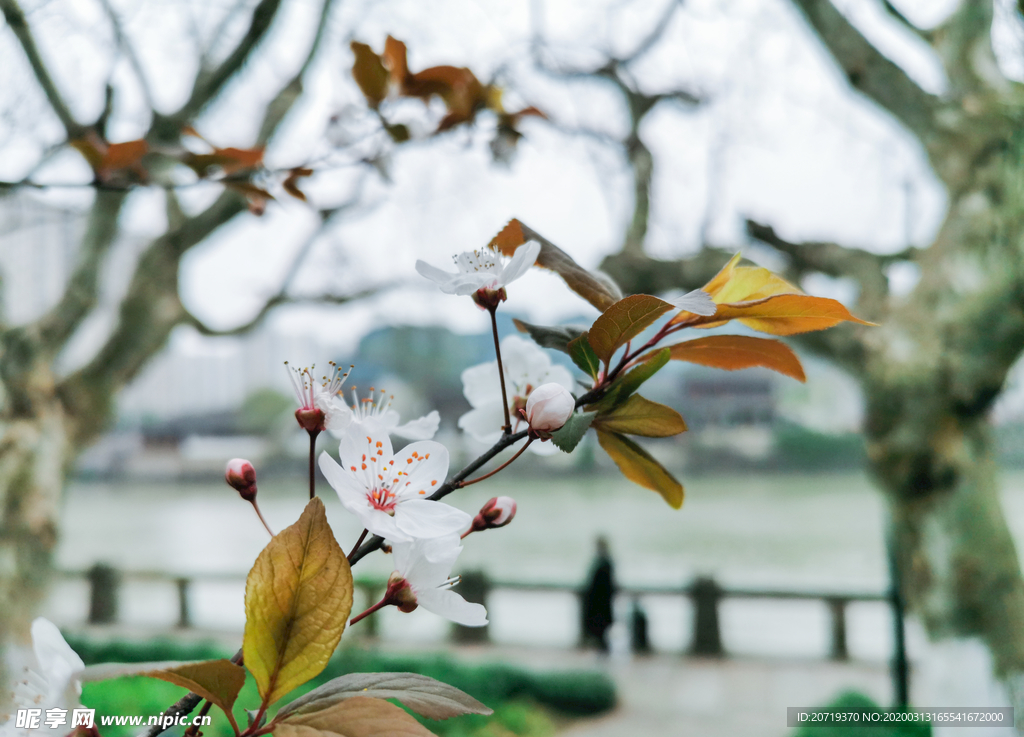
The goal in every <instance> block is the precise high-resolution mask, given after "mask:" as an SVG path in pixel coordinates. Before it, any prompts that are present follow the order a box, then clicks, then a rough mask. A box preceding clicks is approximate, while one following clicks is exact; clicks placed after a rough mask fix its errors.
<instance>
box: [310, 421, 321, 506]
mask: <svg viewBox="0 0 1024 737" xmlns="http://www.w3.org/2000/svg"><path fill="white" fill-rule="evenodd" d="M308 432H309V498H310V499H312V498H313V497H315V496H316V474H315V473H314V469H315V466H314V464H313V462H314V461H315V459H316V436H317V435H319V434H320V431H319V430H309V431H308Z"/></svg>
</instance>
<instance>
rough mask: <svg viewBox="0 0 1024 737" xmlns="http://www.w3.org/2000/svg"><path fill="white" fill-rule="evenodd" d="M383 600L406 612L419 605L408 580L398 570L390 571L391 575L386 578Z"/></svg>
mask: <svg viewBox="0 0 1024 737" xmlns="http://www.w3.org/2000/svg"><path fill="white" fill-rule="evenodd" d="M384 601H386V602H387V603H388V604H391V605H393V606H396V607H398V611H400V612H405V613H406V614H408V613H409V612H412V611H415V610H416V608H417V607H418V606H419V603H418V602H417V601H416V594H414V593H413V591H412V587H410V586H409V582H408V581H406V580H405V579H404V578H403V577H402V574H400V573H399V572H398V571H395V572H394V573H392V574H391V577H390V578H388V588H387V591H385V592H384Z"/></svg>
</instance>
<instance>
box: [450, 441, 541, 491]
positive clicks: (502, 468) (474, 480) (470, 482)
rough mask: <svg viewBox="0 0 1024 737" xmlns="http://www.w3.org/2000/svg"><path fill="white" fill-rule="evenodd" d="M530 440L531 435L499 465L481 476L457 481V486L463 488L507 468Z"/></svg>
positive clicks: (527, 445)
mask: <svg viewBox="0 0 1024 737" xmlns="http://www.w3.org/2000/svg"><path fill="white" fill-rule="evenodd" d="M532 442H533V438H532V437H530V438H528V439H527V440H526V443H524V444H523V447H522V448H520V449H519V450H517V451H516V454H515V455H514V456H512V457H511V458H509V459H508V460H507V461H505V462H504V463H502V464H501V465H500V466H498V467H497V468H496V469H494V470H493V471H489V472H487V473H485V474H484V475H483V476H477V477H476V478H475V479H470V480H469V481H462V482H460V483H459V488H465V487H467V486H470V485H471V484H476V483H479V482H481V481H483V480H484V479H489V478H490V477H491V476H493V475H494V474H496V473H498V471H502V470H504V469H505V468H507V467H508V466H510V465H512V462H513V461H514V460H515V459H516V458H518V457H519V456H521V455H522V454H523V451H524V450H526V449H527V448H529V447H530V443H532Z"/></svg>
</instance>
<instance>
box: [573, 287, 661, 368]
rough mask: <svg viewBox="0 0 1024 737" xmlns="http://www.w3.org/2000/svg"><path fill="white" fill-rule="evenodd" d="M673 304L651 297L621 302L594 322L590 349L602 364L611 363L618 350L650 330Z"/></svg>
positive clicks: (636, 297)
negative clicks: (603, 362)
mask: <svg viewBox="0 0 1024 737" xmlns="http://www.w3.org/2000/svg"><path fill="white" fill-rule="evenodd" d="M672 309H674V308H673V307H672V305H670V304H669V303H668V302H666V301H665V300H663V299H658V298H657V297H652V296H651V295H649V294H633V295H630V296H629V297H625V298H624V299H620V300H619V301H618V302H616V303H615V304H613V305H612V306H611V307H609V308H608V309H607V310H605V311H604V313H603V314H602V315H601V316H600V317H599V318H597V319H596V320H595V321H594V324H593V325H592V326H591V328H590V332H589V333H588V335H589V339H590V346H591V347H592V348H593V349H594V353H596V354H597V357H598V358H600V359H601V360H602V361H610V360H611V358H612V355H613V354H614V353H615V351H617V350H618V349H619V348H621V347H622V346H624V345H625V344H626V343H628V342H629V341H630V340H632V339H633V338H635V337H636V336H638V335H639V334H640V333H642V332H643V331H644V330H645V329H647V328H648V327H650V326H651V325H652V324H653V323H654V321H655V320H657V319H658V318H659V317H661V316H662V315H664V314H665V313H666V312H668V311H669V310H672Z"/></svg>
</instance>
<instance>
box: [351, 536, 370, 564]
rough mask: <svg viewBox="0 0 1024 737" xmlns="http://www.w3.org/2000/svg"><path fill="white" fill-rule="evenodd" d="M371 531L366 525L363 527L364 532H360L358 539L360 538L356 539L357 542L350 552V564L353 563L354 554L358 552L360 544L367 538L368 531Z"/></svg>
mask: <svg viewBox="0 0 1024 737" xmlns="http://www.w3.org/2000/svg"><path fill="white" fill-rule="evenodd" d="M369 532H370V531H369V530H367V529H366V528H365V527H364V528H363V532H362V534H360V535H359V539H358V540H356V544H355V545H353V546H352V552H351V553H349V554H348V562H349V565H351V564H352V556H353V555H355V554H356V551H357V550H359V546H360V545H362V544H363V540H365V539H366V535H367V533H369Z"/></svg>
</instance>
